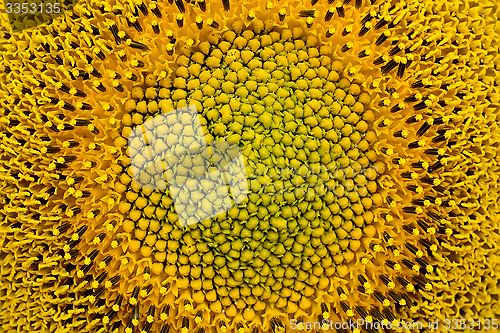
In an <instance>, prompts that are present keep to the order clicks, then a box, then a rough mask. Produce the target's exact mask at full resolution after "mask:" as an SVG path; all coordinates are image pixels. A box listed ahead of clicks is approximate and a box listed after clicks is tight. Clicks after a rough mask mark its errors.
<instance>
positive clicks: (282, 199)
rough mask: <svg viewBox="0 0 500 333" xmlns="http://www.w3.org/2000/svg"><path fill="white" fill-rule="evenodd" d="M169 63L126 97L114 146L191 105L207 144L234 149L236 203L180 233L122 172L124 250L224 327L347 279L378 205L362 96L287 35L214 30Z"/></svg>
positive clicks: (303, 304)
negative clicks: (244, 185)
mask: <svg viewBox="0 0 500 333" xmlns="http://www.w3.org/2000/svg"><path fill="white" fill-rule="evenodd" d="M212 37H213V36H212ZM176 62H177V64H178V67H177V68H176V70H175V72H174V73H172V75H171V76H170V77H167V78H165V79H161V80H159V81H157V80H156V79H153V78H152V77H150V78H149V79H147V80H146V86H145V87H143V88H136V89H135V90H134V91H133V92H132V95H133V97H134V99H132V100H129V101H128V102H127V103H126V105H125V107H126V109H127V111H129V113H127V114H125V116H124V118H123V124H124V125H125V128H124V131H123V136H124V137H125V138H126V137H127V136H128V135H129V133H130V131H131V129H132V128H133V127H135V126H140V125H141V124H143V123H144V122H145V121H147V120H148V119H151V118H154V117H155V116H158V115H160V114H164V113H168V112H169V111H172V110H174V109H178V108H181V107H184V106H187V105H195V106H196V107H197V110H198V112H199V116H200V120H201V124H202V127H203V129H204V132H205V137H206V139H207V142H209V143H211V142H219V141H226V142H230V143H233V144H237V145H239V147H240V148H241V151H242V153H243V156H244V160H245V164H246V173H247V178H248V184H249V194H248V196H247V198H246V199H245V200H244V201H243V202H242V203H240V204H238V205H236V206H234V207H233V208H232V209H230V210H229V211H227V212H225V213H223V214H220V215H218V216H216V217H214V218H211V219H207V220H204V221H202V222H200V223H198V224H195V225H191V226H188V227H184V228H183V227H181V226H180V225H179V223H176V222H177V214H176V212H175V209H174V207H173V206H174V205H173V200H172V197H171V195H170V194H169V191H168V190H166V191H165V190H148V189H144V188H141V187H140V186H138V185H137V183H135V182H134V181H133V180H132V179H133V175H132V172H131V170H130V166H127V167H128V169H126V170H127V172H125V173H124V174H122V176H121V182H122V183H123V185H124V186H123V188H124V191H125V197H126V199H127V201H128V203H124V204H122V206H121V208H122V209H123V210H124V211H128V212H129V217H130V220H129V221H128V222H127V223H125V224H124V228H125V229H126V231H130V232H132V233H133V235H134V237H133V238H134V239H133V240H132V241H131V242H130V248H131V249H132V250H133V251H136V252H140V253H141V254H142V256H144V257H150V258H154V259H152V260H153V261H154V265H156V266H155V267H156V269H155V270H156V271H161V270H164V271H165V272H166V273H167V274H169V275H177V276H180V277H184V278H185V279H186V281H189V284H190V286H191V287H192V289H193V291H194V294H193V295H194V297H193V299H194V300H195V301H199V302H203V301H205V300H207V301H209V302H210V303H211V304H212V307H213V308H217V307H219V308H222V307H224V308H225V309H226V313H227V314H228V315H232V314H235V313H236V309H237V308H239V309H243V308H253V310H256V311H263V310H264V309H265V307H266V305H265V304H266V303H265V302H266V300H267V301H268V302H269V303H273V304H275V305H276V306H277V307H279V308H285V307H286V308H287V310H288V311H291V312H295V310H297V309H298V308H299V307H300V308H302V309H307V308H308V307H309V306H310V303H311V301H310V299H313V297H315V296H314V295H316V294H317V293H318V292H320V291H321V290H326V289H327V288H329V285H330V283H331V281H330V277H332V276H333V275H334V274H335V273H337V275H340V276H345V275H346V274H347V272H348V270H347V267H346V265H347V264H348V263H349V262H351V261H352V260H353V259H354V257H355V254H354V252H355V251H356V250H358V249H359V248H360V246H361V241H360V239H361V238H362V236H363V233H365V232H366V228H367V226H368V225H369V224H370V223H371V222H372V220H373V216H374V214H373V213H372V212H371V208H372V206H373V205H374V204H379V203H380V202H381V198H380V195H379V194H377V193H376V191H377V185H376V182H375V179H376V177H377V172H376V170H375V168H374V167H373V164H374V162H375V160H376V154H375V152H374V151H373V150H371V149H370V143H371V142H373V141H375V140H376V137H375V134H374V133H373V132H370V131H368V128H369V124H370V122H371V121H373V112H372V111H370V110H365V106H366V105H368V104H369V102H370V98H369V95H368V94H367V93H365V92H362V89H361V87H360V85H358V84H356V83H353V82H351V81H350V80H349V79H348V78H347V77H344V74H343V73H344V67H343V64H342V63H341V62H339V61H336V60H335V58H334V56H333V55H332V50H331V48H329V47H327V46H325V45H321V44H320V42H319V41H318V40H317V38H316V37H314V36H304V35H303V32H302V30H301V29H298V28H296V29H293V30H279V31H278V30H272V31H262V32H259V33H255V32H254V31H252V30H244V31H242V32H241V33H240V34H236V33H234V32H232V31H227V32H226V33H225V34H224V35H223V36H222V39H221V40H218V39H216V38H210V39H209V41H207V42H202V43H200V44H199V45H198V46H197V48H196V49H195V51H193V52H191V53H190V54H189V55H182V56H179V57H178V58H177V61H176ZM318 286H319V287H318ZM316 296H317V295H316ZM214 304H215V305H214Z"/></svg>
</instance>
